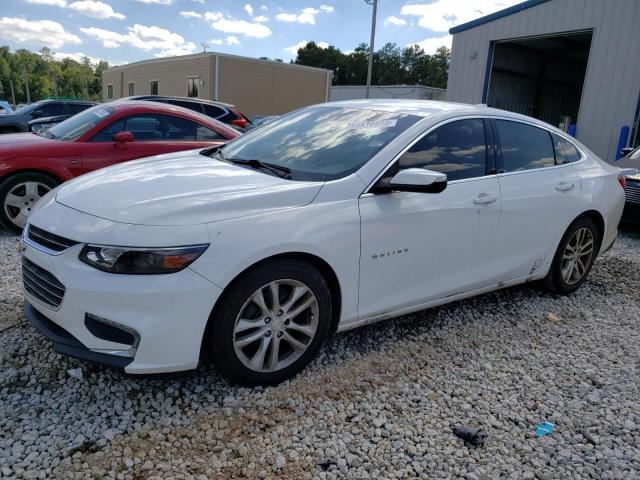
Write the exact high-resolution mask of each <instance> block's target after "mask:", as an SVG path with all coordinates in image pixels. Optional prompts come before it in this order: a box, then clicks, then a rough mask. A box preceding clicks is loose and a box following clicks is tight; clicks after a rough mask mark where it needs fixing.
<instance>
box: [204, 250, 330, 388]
mask: <svg viewBox="0 0 640 480" xmlns="http://www.w3.org/2000/svg"><path fill="white" fill-rule="evenodd" d="M221 302H222V303H221V305H220V306H219V308H216V309H215V311H214V313H213V314H212V317H211V319H210V323H209V328H208V329H207V333H206V334H205V337H206V338H205V342H206V347H207V350H208V353H209V356H210V357H211V358H212V360H213V362H214V364H215V365H216V367H217V369H218V371H219V372H220V373H222V374H223V375H224V376H225V377H226V378H227V379H228V380H230V381H231V382H233V383H239V384H242V385H247V386H253V385H271V384H276V383H279V382H282V381H284V380H286V379H288V378H291V377H293V376H294V375H296V374H297V373H298V372H300V371H301V370H302V369H303V368H304V367H306V366H307V365H308V364H309V362H311V360H312V359H313V357H314V356H315V355H316V353H317V352H318V350H319V348H320V346H321V345H322V344H323V343H324V340H325V339H326V337H327V335H328V333H329V327H330V324H331V294H330V292H329V288H328V286H327V284H326V282H325V280H324V278H323V277H322V275H321V274H320V273H319V272H318V271H317V270H316V269H315V268H313V267H312V266H310V265H307V264H305V263H300V262H279V263H272V264H267V265H263V266H261V267H259V268H257V269H256V270H253V271H251V272H249V273H248V274H246V275H244V276H243V277H242V278H240V279H239V280H237V281H235V282H234V284H233V285H231V287H230V290H229V292H228V293H227V294H226V295H225V296H224V297H223V298H222V299H221Z"/></svg>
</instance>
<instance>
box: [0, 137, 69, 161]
mask: <svg viewBox="0 0 640 480" xmlns="http://www.w3.org/2000/svg"><path fill="white" fill-rule="evenodd" d="M61 143H64V144H68V143H69V142H60V141H59V140H52V139H50V138H46V137H41V136H40V135H36V134H35V133H6V134H4V135H0V159H2V158H9V157H13V156H16V155H26V154H36V155H38V156H42V155H46V154H49V153H51V148H56V147H57V146H59V145H60V144H61Z"/></svg>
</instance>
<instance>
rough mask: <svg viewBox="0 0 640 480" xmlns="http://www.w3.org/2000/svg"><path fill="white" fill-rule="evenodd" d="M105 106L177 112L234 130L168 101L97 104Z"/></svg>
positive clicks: (169, 112)
mask: <svg viewBox="0 0 640 480" xmlns="http://www.w3.org/2000/svg"><path fill="white" fill-rule="evenodd" d="M99 105H102V106H105V107H109V108H113V109H114V110H115V111H116V112H118V113H120V112H123V113H131V114H136V113H160V114H162V113H166V114H172V113H178V114H180V115H184V116H187V117H191V118H197V119H199V120H200V121H201V122H203V123H205V124H206V123H210V124H216V125H218V126H219V127H222V128H224V129H225V130H231V131H233V132H236V133H237V131H236V130H234V129H233V128H231V127H229V125H226V124H225V123H223V122H220V121H219V120H216V119H215V118H211V117H209V116H207V115H204V114H202V113H200V112H194V111H193V110H191V109H188V108H184V107H179V106H178V105H172V104H170V103H159V102H148V101H145V100H126V101H123V99H119V100H117V101H113V102H109V103H103V104H99ZM94 108H95V107H94Z"/></svg>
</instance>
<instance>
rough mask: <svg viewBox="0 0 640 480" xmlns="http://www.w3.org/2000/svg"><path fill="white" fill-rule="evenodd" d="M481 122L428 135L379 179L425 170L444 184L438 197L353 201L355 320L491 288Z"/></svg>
mask: <svg viewBox="0 0 640 480" xmlns="http://www.w3.org/2000/svg"><path fill="white" fill-rule="evenodd" d="M485 124H486V125H487V126H488V122H485V121H484V120H483V119H481V118H468V119H460V120H455V121H451V122H449V123H445V124H443V125H441V126H439V127H436V128H435V129H433V130H431V131H429V132H427V133H426V134H425V135H424V136H423V137H422V138H421V139H419V140H418V141H417V142H416V143H415V144H414V145H412V146H411V147H410V148H409V149H408V150H407V151H406V152H405V153H404V154H402V155H401V156H400V158H399V159H398V160H397V161H396V163H395V164H393V165H392V166H391V168H390V169H389V170H388V171H387V172H386V173H385V174H384V175H383V177H392V176H393V175H394V174H395V173H396V172H398V171H399V170H402V169H405V168H425V169H428V170H434V171H437V172H441V173H446V174H447V177H448V185H447V188H446V189H445V190H444V191H442V192H440V193H437V194H430V193H414V192H391V193H381V194H375V193H366V194H364V195H362V197H361V198H360V200H359V206H360V215H361V221H362V227H361V251H362V253H361V265H360V298H359V315H360V317H361V318H367V317H371V316H376V315H379V314H382V313H385V312H388V311H393V310H399V309H403V308H406V307H411V306H415V305H418V304H423V303H426V302H429V301H432V300H436V299H439V298H443V297H446V296H448V295H455V294H457V293H462V292H465V291H470V290H474V289H476V288H479V287H482V286H484V285H486V284H487V283H489V282H490V279H489V277H490V273H488V272H490V271H491V269H492V267H491V265H492V264H493V262H494V259H495V239H496V235H497V231H498V225H499V218H500V192H499V188H498V180H497V178H496V175H495V171H494V166H493V151H492V150H491V148H488V147H487V145H488V144H489V145H491V142H490V141H487V135H488V134H489V132H488V131H487V130H486V129H485Z"/></svg>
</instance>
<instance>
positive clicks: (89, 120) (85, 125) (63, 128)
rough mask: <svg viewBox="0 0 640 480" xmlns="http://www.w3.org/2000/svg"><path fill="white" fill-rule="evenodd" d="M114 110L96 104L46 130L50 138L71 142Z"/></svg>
mask: <svg viewBox="0 0 640 480" xmlns="http://www.w3.org/2000/svg"><path fill="white" fill-rule="evenodd" d="M114 111H115V110H114V109H113V108H112V107H107V106H106V105H96V106H95V107H91V108H89V109H87V110H85V111H84V112H80V113H78V114H77V115H74V116H73V117H70V118H68V119H66V120H65V121H64V122H61V123H59V124H57V125H54V126H53V127H51V128H49V129H48V130H47V132H48V133H49V136H50V137H51V138H55V139H56V140H64V141H66V142H72V141H74V140H77V139H78V138H80V137H81V136H82V135H83V134H84V133H86V132H87V131H89V130H90V129H91V128H93V127H94V126H96V125H97V124H98V123H99V122H101V121H103V120H104V119H105V118H107V117H109V116H111V115H113V112H114Z"/></svg>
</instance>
